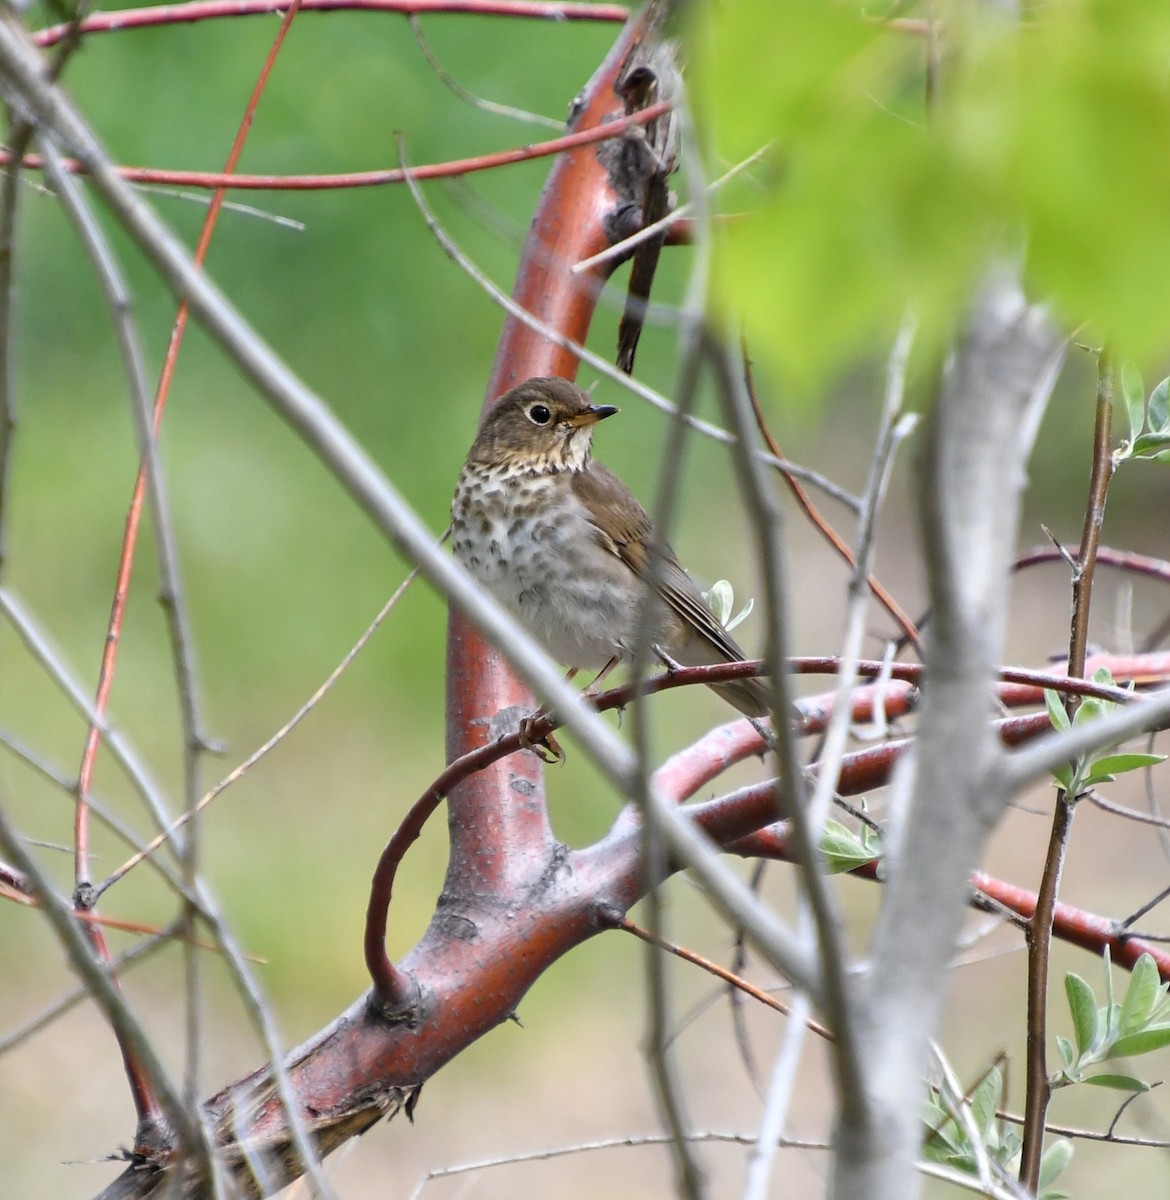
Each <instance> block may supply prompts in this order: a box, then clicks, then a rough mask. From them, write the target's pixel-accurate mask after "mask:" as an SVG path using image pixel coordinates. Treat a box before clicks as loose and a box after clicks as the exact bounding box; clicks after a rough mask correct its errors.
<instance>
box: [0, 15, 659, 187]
mask: <svg viewBox="0 0 1170 1200" xmlns="http://www.w3.org/2000/svg"><path fill="white" fill-rule="evenodd" d="M159 11H162V10H159ZM669 109H670V105H669V104H666V103H663V104H652V105H650V106H649V107H648V108H644V109H642V110H641V111H640V112H636V113H634V114H632V115H631V116H629V117H625V118H623V119H620V120H617V121H612V122H610V123H608V124H606V125H602V126H599V127H597V128H595V129H584V130H580V131H578V132H577V133H567V134H565V135H564V136H563V137H559V138H553V139H552V140H551V141H547V142H534V143H532V144H530V145H527V146H515V147H513V148H512V149H510V150H497V151H495V152H494V153H491V154H477V155H475V156H474V157H472V158H457V159H451V160H448V161H446V162H438V163H426V164H423V165H421V166H417V167H411V168H409V170H408V169H407V168H404V167H387V168H384V169H381V170H374V171H347V172H342V173H340V174H331V175H246V174H243V173H240V174H234V173H230V172H216V171H177V170H175V171H172V170H163V169H156V168H154V167H127V166H113V165H111V167H110V169H111V170H113V171H114V172H115V173H116V174H117V175H118V176H120V177H121V178H122V179H124V180H126V182H128V183H138V184H152V185H154V184H161V185H163V186H165V187H187V188H208V189H218V188H231V189H233V190H243V191H274V192H305V191H308V192H312V191H337V190H339V189H342V188H366V187H386V186H388V185H390V184H397V183H406V181H407V180H408V179H410V178H413V179H447V178H450V177H452V176H455V177H458V176H462V175H470V174H472V173H473V172H475V171H491V170H495V169H496V168H497V167H507V166H512V165H513V164H515V163H522V162H530V161H531V160H532V159H536V158H548V157H550V156H552V155H556V154H564V153H567V152H568V151H571V150H576V149H578V148H579V147H581V146H588V145H592V144H594V143H596V142H606V141H610V140H611V139H613V138H620V137H625V136H626V135H627V134H628V133H629V132H630V131H631V130H632V129H634V128H636V127H637V126H639V125H644V124H646V123H647V122H649V121H653V120H656V119H657V118H658V117H660V116H662V115H663V114H664V113H666V112H668V111H669ZM10 161H11V159H10V156H9V155H8V154H6V153H0V165H3V164H5V163H8V162H10ZM20 164H21V166H23V167H24V168H25V169H27V170H38V169H39V168H40V167H42V166H43V165H44V164H43V160H42V159H41V158H40V157H39V156H38V155H35V154H28V155H25V156H24V158H23V159H21V160H20ZM65 167H66V169H67V170H68V171H70V172H71V173H73V174H86V173H87V172H88V170H89V168H88V167H87V165H86V164H85V162H84V161H83V160H81V159H77V158H75V159H72V160H70V159H66V161H65Z"/></svg>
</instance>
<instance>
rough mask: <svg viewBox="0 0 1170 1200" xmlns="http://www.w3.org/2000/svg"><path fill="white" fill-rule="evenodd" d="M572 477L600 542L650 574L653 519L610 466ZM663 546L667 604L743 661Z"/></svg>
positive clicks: (661, 572) (720, 649)
mask: <svg viewBox="0 0 1170 1200" xmlns="http://www.w3.org/2000/svg"><path fill="white" fill-rule="evenodd" d="M572 482H573V490H574V492H575V493H576V495H577V498H578V499H579V500H580V501H581V503H582V504H584V506H585V508H586V509H587V510H588V512H589V518H590V521H591V523H592V524H593V527H594V528H595V529H596V530H597V538H598V541H600V542H601V544H602V545H603V546H605V547H606V549H608V550H610V551H612V552H613V553H614V554H616V555H617V556H618V558H620V559H621V560H622V562H624V563H625V564H626V566H628V567H629V568H630V569H631V570H632V571H633V572H634V573H635V574H636V575H638V576H639V577H640V578H642V579H646V578H648V577H649V574H650V552H651V548H652V547H653V545H654V540H655V537H656V534H655V532H654V523H653V522H652V521H651V520H650V518H649V517H648V516H647V515H646V510H645V509H644V508H643V507H642V506H641V505H640V504H639V503H638V501H637V498H636V497H635V496H634V494H633V493H632V492H631V491H630V489H629V488H628V487H626V485H625V484H624V483H622V481H621V480H620V479H619V478H618V477H617V476H616V475H615V474H614V473H613V472H612V471H610V470H609V469H608V468H607V467H603V466H602V465H601V464H600V463H597V462H591V463H590V464H589V466H588V467H587V468H586V469H585V470H584V471H577V472H575V473H574V474H573V480H572ZM660 549H661V553H662V560H661V562H660V563H659V564H658V578H659V580H660V582H661V585H662V594H663V598H664V599H665V600H666V602H667V604H668V605H669V606H670V607H671V608H672V609H674V611H675V612H676V613H678V615H679V616H680V617H682V619H683V620H684V621H686V622H687V623H688V624H689V625H690V626H691V627H692V628H693V629H695V630H697V631H698V632H699V633H700V634H702V636H703V637H704V638H706V640H707V641H708V642H710V643H711V645H712V647H713V648H714V649H715V650H716V651H717V653H718V654H719V655H721V656H722V657H723V658H725V659H726V660H727V661H728V662H742V661H743V659H744V658H745V657H746V655H745V654H744V652H743V651H742V650H741V649H740V648H739V646H738V645H737V644H736V642H735V639H734V638H733V637H732V636H731V634H729V633H728V632H727V630H726V629H724V628H723V626H722V625H721V624H720V623H719V622H718V621H717V620H716V618H715V614H714V613H713V612H712V611H711V610H710V609H709V608H708V607H707V604H706V602H705V601H704V600H703V596H702V593H701V592H700V591H699V589H698V587H697V586H696V585H695V581H694V580H693V579H692V578H691V577H690V576H689V575H688V574H687V573H686V571H684V570H683V568H682V566H681V564H680V563H679V561H678V559H677V557H675V553H674V551H673V550H672V549H671V548H670V546H668V545H667V544H666V543H665V542H663V543H660Z"/></svg>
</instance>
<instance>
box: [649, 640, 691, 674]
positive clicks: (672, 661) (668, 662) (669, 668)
mask: <svg viewBox="0 0 1170 1200" xmlns="http://www.w3.org/2000/svg"><path fill="white" fill-rule="evenodd" d="M651 649H652V650H653V651H654V657H655V658H656V659H658V661H659V662H660V663H661V664H662V665H663V666H664V667H665V668H666V673H667V674H668V675H673V674H674V673H675V671H681V670H682V669H683V665H682V663H680V662H679V661H678V659H677V658H672V657H671V656H670V655H669V654H667V652H666V651H665V650H664V649H663V648H662V647H661V646H659V645H658V644H657V643H655V645H653V646H651Z"/></svg>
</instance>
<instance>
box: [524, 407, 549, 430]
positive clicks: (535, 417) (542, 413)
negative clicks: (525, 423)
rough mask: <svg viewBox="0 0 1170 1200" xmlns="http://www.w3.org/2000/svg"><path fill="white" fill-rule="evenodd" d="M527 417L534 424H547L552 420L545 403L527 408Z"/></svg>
mask: <svg viewBox="0 0 1170 1200" xmlns="http://www.w3.org/2000/svg"><path fill="white" fill-rule="evenodd" d="M528 419H529V420H530V421H531V422H532V423H533V424H534V425H547V424H548V423H549V421H551V420H552V413H551V412H549V410H548V405H546V404H534V405H533V406H532V407H531V408H530V409H529V410H528Z"/></svg>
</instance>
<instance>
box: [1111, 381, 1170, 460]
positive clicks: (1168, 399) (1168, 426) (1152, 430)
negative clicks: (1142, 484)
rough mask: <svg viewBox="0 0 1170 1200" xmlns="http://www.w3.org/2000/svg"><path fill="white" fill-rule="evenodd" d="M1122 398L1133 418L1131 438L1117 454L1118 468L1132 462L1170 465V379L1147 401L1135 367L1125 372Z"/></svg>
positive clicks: (1114, 458)
mask: <svg viewBox="0 0 1170 1200" xmlns="http://www.w3.org/2000/svg"><path fill="white" fill-rule="evenodd" d="M1121 394H1122V397H1123V399H1124V400H1125V413H1126V416H1127V417H1128V418H1129V437H1128V438H1127V439H1126V440H1125V441H1124V442H1122V444H1121V446H1120V447H1118V449H1116V450H1115V451H1114V452H1113V462H1114V465H1120V464H1121V463H1123V462H1125V461H1126V460H1127V459H1130V458H1138V459H1146V460H1153V461H1154V462H1170V379H1163V380H1162V382H1161V383H1159V384H1157V385H1156V386H1155V388H1154V390H1153V391H1152V392H1151V393H1150V396H1149V399H1148V400H1147V399H1146V389H1145V385H1144V384H1143V383H1142V377H1141V373H1140V372H1139V371H1138V369H1137V367H1135V366H1134V365H1133V363H1128V362H1127V363H1126V364H1125V365H1124V366H1123V367H1122V368H1121Z"/></svg>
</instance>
